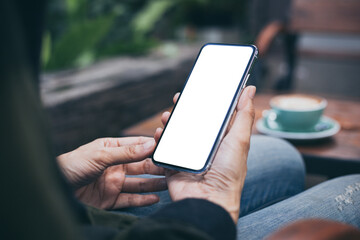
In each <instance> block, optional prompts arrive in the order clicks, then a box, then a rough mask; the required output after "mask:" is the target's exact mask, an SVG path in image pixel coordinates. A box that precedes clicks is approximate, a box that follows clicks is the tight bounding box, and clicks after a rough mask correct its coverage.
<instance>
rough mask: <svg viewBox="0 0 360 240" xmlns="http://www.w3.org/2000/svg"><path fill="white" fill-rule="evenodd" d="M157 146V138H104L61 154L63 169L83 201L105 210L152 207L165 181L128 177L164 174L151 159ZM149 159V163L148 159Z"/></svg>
mask: <svg viewBox="0 0 360 240" xmlns="http://www.w3.org/2000/svg"><path fill="white" fill-rule="evenodd" d="M154 147H155V141H154V139H153V138H147V137H127V138H102V139H97V140H95V141H93V142H91V143H88V144H86V145H83V146H81V147H79V148H78V149H76V150H74V151H72V152H69V153H65V154H62V155H60V156H59V157H58V158H57V159H58V163H59V166H60V168H61V170H62V172H63V173H64V175H65V176H66V178H67V179H68V181H69V182H70V184H71V185H72V186H73V187H74V188H75V190H76V196H77V197H78V198H79V200H80V201H82V202H83V203H85V204H87V205H91V206H94V207H98V208H103V209H115V208H124V207H135V206H145V205H151V204H154V203H156V202H158V201H159V197H158V196H157V195H155V194H149V195H141V194H137V193H144V192H155V191H162V190H165V189H166V188H167V186H166V180H165V178H152V179H147V178H136V177H131V178H129V177H126V176H127V175H139V174H154V175H163V174H164V169H163V168H159V167H156V166H155V165H154V164H153V163H152V162H151V159H149V158H147V157H148V156H149V155H150V154H151V153H152V152H153V151H154ZM144 159H145V160H144Z"/></svg>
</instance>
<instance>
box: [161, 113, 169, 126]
mask: <svg viewBox="0 0 360 240" xmlns="http://www.w3.org/2000/svg"><path fill="white" fill-rule="evenodd" d="M169 117H170V113H169V112H167V111H166V112H164V113H163V114H162V115H161V123H162V124H163V126H165V124H166V123H167V121H168V120H169Z"/></svg>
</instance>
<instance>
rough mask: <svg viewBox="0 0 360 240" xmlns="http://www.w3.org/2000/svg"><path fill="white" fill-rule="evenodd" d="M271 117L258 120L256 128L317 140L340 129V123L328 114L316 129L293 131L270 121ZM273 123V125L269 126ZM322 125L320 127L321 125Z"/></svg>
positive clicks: (300, 138) (296, 137)
mask: <svg viewBox="0 0 360 240" xmlns="http://www.w3.org/2000/svg"><path fill="white" fill-rule="evenodd" d="M269 121H271V120H269V119H266V118H264V117H263V118H261V119H259V120H258V121H257V122H256V129H257V130H258V131H259V132H260V133H263V134H266V135H270V136H274V137H279V138H285V139H289V140H315V139H322V138H327V137H331V136H333V135H335V134H336V133H338V132H339V130H340V124H339V123H338V122H337V121H336V120H334V119H332V118H330V117H326V116H322V117H321V119H320V121H319V123H318V124H317V125H316V126H315V127H314V129H312V130H309V131H304V132H291V131H284V130H282V129H281V128H280V127H279V126H278V125H277V123H270V124H268V123H269ZM269 125H271V127H269ZM319 126H320V127H319Z"/></svg>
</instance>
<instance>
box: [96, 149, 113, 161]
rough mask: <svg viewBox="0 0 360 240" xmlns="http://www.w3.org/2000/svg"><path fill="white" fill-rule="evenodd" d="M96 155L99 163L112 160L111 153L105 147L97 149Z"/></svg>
mask: <svg viewBox="0 0 360 240" xmlns="http://www.w3.org/2000/svg"><path fill="white" fill-rule="evenodd" d="M94 156H95V159H97V161H98V163H100V164H106V163H109V162H110V161H111V154H110V153H109V152H108V151H106V150H105V149H100V150H98V151H96V152H95V154H94Z"/></svg>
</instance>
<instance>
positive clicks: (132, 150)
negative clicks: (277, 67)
mask: <svg viewBox="0 0 360 240" xmlns="http://www.w3.org/2000/svg"><path fill="white" fill-rule="evenodd" d="M126 153H127V157H128V158H129V159H132V160H134V159H136V153H137V151H136V146H135V145H131V146H128V147H127V148H126Z"/></svg>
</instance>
